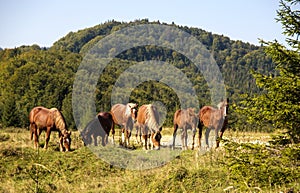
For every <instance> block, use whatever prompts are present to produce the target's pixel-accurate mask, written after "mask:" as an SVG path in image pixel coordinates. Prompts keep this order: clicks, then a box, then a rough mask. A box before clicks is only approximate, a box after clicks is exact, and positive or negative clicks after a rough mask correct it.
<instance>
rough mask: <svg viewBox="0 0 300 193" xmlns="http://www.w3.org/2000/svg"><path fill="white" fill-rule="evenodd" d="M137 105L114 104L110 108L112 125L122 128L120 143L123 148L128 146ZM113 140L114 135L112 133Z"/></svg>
mask: <svg viewBox="0 0 300 193" xmlns="http://www.w3.org/2000/svg"><path fill="white" fill-rule="evenodd" d="M136 107H137V104H135V103H128V104H126V105H123V104H115V105H113V106H112V107H111V110H110V113H111V114H112V117H113V120H114V123H115V124H116V125H119V126H120V127H121V128H122V143H123V144H124V145H125V146H128V145H129V139H130V136H131V131H132V128H133V124H134V121H135V119H136V116H137V110H136ZM113 138H114V133H113Z"/></svg>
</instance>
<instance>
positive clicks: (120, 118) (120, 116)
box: [110, 104, 126, 125]
mask: <svg viewBox="0 0 300 193" xmlns="http://www.w3.org/2000/svg"><path fill="white" fill-rule="evenodd" d="M125 109H126V106H125V105H123V104H115V105H113V106H112V107H111V110H110V113H111V115H112V119H113V121H114V122H115V123H116V124H119V125H121V124H122V123H123V122H124V113H125Z"/></svg>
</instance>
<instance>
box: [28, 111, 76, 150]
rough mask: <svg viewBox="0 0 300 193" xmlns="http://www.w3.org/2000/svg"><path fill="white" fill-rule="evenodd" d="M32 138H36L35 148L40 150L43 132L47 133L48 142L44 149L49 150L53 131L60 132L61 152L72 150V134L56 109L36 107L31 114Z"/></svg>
mask: <svg viewBox="0 0 300 193" xmlns="http://www.w3.org/2000/svg"><path fill="white" fill-rule="evenodd" d="M29 122H30V138H31V140H32V138H33V136H34V147H35V148H38V144H39V136H40V134H41V132H42V131H43V130H45V131H46V142H45V145H44V149H47V148H48V142H49V140H50V134H51V131H58V134H59V147H60V151H64V149H65V150H66V151H69V150H70V148H71V137H70V135H71V132H70V131H68V130H67V128H66V123H65V119H64V117H63V115H62V114H61V113H60V112H59V111H58V110H57V109H56V108H52V109H47V108H45V107H41V106H39V107H34V108H33V109H32V110H31V111H30V113H29Z"/></svg>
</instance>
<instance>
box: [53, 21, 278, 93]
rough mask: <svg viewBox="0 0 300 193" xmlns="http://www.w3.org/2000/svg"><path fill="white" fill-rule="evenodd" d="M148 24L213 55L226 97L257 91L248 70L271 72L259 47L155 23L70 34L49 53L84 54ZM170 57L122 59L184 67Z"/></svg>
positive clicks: (133, 54) (135, 54) (157, 53)
mask: <svg viewBox="0 0 300 193" xmlns="http://www.w3.org/2000/svg"><path fill="white" fill-rule="evenodd" d="M148 23H151V24H163V25H169V26H176V27H178V28H179V29H182V30H184V31H186V32H187V33H189V34H191V35H193V36H195V37H196V38H197V39H199V40H200V41H201V42H202V43H203V44H204V45H205V46H206V47H207V49H208V50H209V51H211V52H212V53H213V54H214V59H215V60H216V62H217V64H218V65H219V67H220V69H221V71H222V73H223V76H224V77H225V81H226V83H227V86H228V88H227V89H228V91H229V92H230V94H233V93H240V92H249V91H250V92H256V91H257V90H256V87H255V84H254V82H253V78H252V76H251V75H250V74H249V70H250V69H253V70H258V71H260V72H270V71H273V70H274V65H273V64H272V62H271V60H270V58H266V56H265V53H264V52H263V49H262V47H259V46H255V45H253V44H250V43H245V42H242V41H239V40H238V41H233V40H230V38H229V37H226V36H223V35H217V34H212V33H211V32H207V31H205V30H202V29H199V28H194V27H187V26H178V25H175V24H166V23H160V22H159V21H157V22H149V21H148V20H147V19H144V20H136V21H134V22H130V23H126V22H117V21H110V22H107V23H104V24H100V25H97V26H94V27H91V28H87V29H83V30H79V31H78V32H70V33H69V34H67V35H66V36H65V37H63V38H61V39H60V40H58V41H57V42H55V43H54V44H53V46H52V48H51V49H55V50H57V49H63V50H68V51H71V52H75V53H82V54H84V53H85V52H86V51H87V50H89V49H90V48H92V47H93V45H94V44H95V43H96V42H98V41H99V40H101V39H102V38H103V37H105V36H106V35H108V34H111V33H113V32H115V31H117V30H119V29H122V28H125V27H128V26H133V25H138V24H148ZM128 53H129V52H128ZM172 53H173V52H170V51H169V50H167V51H166V50H160V49H158V48H156V50H154V51H153V50H151V56H150V57H149V52H148V53H145V51H141V50H137V49H136V50H130V54H128V55H127V56H126V59H132V60H135V61H142V60H146V59H147V60H150V59H160V60H166V59H169V60H173V61H174V60H177V61H176V62H177V63H180V62H184V63H186V60H185V59H183V58H180V59H178V58H174V54H172ZM145 56H147V58H145Z"/></svg>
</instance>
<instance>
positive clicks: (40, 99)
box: [0, 19, 276, 130]
mask: <svg viewBox="0 0 300 193" xmlns="http://www.w3.org/2000/svg"><path fill="white" fill-rule="evenodd" d="M141 24H160V25H166V26H172V27H175V28H178V29H180V30H183V31H185V32H186V33H188V34H191V35H192V36H194V37H196V38H197V39H198V40H199V41H200V42H201V43H202V44H203V45H204V46H205V48H206V49H207V50H208V52H210V53H211V54H212V55H213V57H214V59H215V62H216V64H217V65H218V67H219V69H220V71H221V73H222V76H223V78H224V82H225V86H226V92H227V96H228V97H229V98H230V101H231V103H232V104H234V103H238V102H239V101H240V100H241V99H242V97H241V95H242V94H249V95H252V94H255V93H259V92H260V89H259V88H258V87H257V85H256V84H255V79H254V77H253V76H252V75H251V70H253V71H256V72H260V73H262V74H276V70H275V65H274V63H273V62H272V60H271V58H270V57H268V56H267V55H266V54H265V53H264V46H263V45H262V46H255V45H251V44H249V43H244V42H242V41H233V40H230V38H229V37H226V36H223V35H217V34H212V33H211V32H207V31H204V30H202V29H199V28H192V27H187V26H178V25H175V24H174V23H173V24H166V23H160V22H159V21H152V22H151V21H148V19H142V20H136V21H133V22H129V23H126V22H118V21H114V20H113V21H107V22H105V23H104V24H99V25H97V26H94V27H90V28H86V29H82V30H79V31H77V32H70V33H68V34H67V35H66V36H65V37H62V38H61V39H59V40H58V41H56V42H54V44H53V46H51V47H50V48H44V47H39V46H38V45H31V46H21V47H17V48H14V49H2V50H1V51H0V74H1V76H0V81H1V93H0V115H1V117H2V119H1V120H0V121H1V125H2V127H8V126H16V127H27V126H28V118H27V117H28V113H29V111H30V110H31V109H32V108H33V107H35V106H39V105H41V106H45V107H48V108H50V107H56V108H58V109H59V110H61V111H62V113H63V114H64V116H65V119H66V122H67V125H68V126H69V127H70V128H71V129H75V130H76V125H75V123H74V120H73V119H74V118H73V114H72V89H73V83H74V77H75V74H76V72H77V69H78V67H79V66H80V64H81V62H82V60H83V58H84V57H85V56H86V55H87V52H88V51H89V50H91V49H92V48H93V46H94V45H95V44H96V43H97V42H98V41H100V40H101V39H102V38H104V37H105V36H107V35H109V34H112V33H114V32H116V31H118V30H119V29H123V28H126V27H129V26H136V25H141ZM162 33H163V34H161V36H167V35H168V34H166V33H165V32H162ZM164 33H165V34H164ZM145 38H146V37H145ZM174 41H177V40H174ZM192 49H193V48H191V50H190V51H191V52H192V51H193V50H192ZM196 52H197V50H196ZM199 52H200V51H199ZM148 60H156V61H163V62H168V63H169V64H171V65H173V66H174V67H175V68H177V69H180V71H181V72H183V73H184V75H185V76H186V77H188V79H189V81H190V82H191V83H192V84H193V89H194V90H195V92H196V94H197V97H198V100H199V104H200V107H201V106H202V105H205V104H210V103H211V101H210V97H211V96H210V93H209V89H208V86H207V83H206V81H205V79H204V78H203V76H202V75H201V73H198V72H197V68H196V67H195V65H193V63H192V61H190V60H189V59H188V58H187V57H186V56H184V55H182V54H181V53H178V52H176V51H174V50H170V49H168V48H163V47H158V46H153V45H149V46H140V47H134V48H131V49H128V50H126V51H124V52H122V53H120V54H118V55H117V56H116V57H115V58H114V59H113V60H112V61H111V62H110V64H109V65H108V66H107V67H106V68H105V70H104V71H103V73H102V74H101V76H100V77H99V81H98V84H97V89H96V91H95V98H96V100H95V101H96V102H95V103H96V108H97V111H98V112H99V111H109V110H110V107H111V102H110V100H111V99H110V97H111V92H112V89H113V85H114V84H115V82H116V80H117V79H118V77H119V76H120V75H121V74H122V73H123V72H124V71H125V70H126V69H128V68H130V66H133V65H135V64H137V63H138V62H141V61H148ZM161 78H166V77H164V76H163V75H162V76H161ZM178 81H180V80H178ZM178 83H179V82H178ZM175 84H176V83H175ZM130 100H131V101H133V102H136V103H138V104H146V103H152V102H153V101H160V102H161V103H163V104H164V105H165V107H166V108H167V112H168V113H167V119H166V121H165V125H166V126H170V125H171V124H172V117H173V114H174V112H175V111H176V110H177V109H178V108H180V104H179V101H178V97H177V95H176V93H175V92H174V90H172V89H170V88H169V87H168V86H167V85H165V84H163V83H161V82H160V81H159V80H158V81H146V82H144V83H142V84H139V85H138V86H137V87H136V88H134V90H133V92H132V93H131V95H130ZM232 111H233V109H232ZM93 116H94V115H93ZM234 123H237V122H236V121H233V124H234ZM233 128H237V127H235V126H233Z"/></svg>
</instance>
